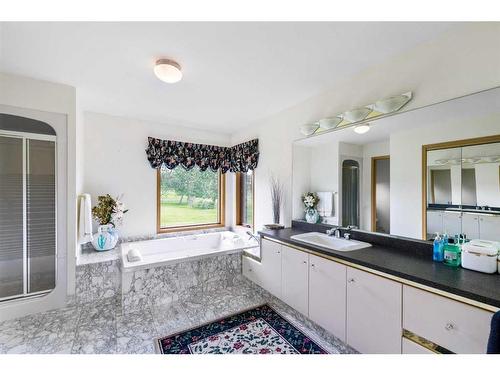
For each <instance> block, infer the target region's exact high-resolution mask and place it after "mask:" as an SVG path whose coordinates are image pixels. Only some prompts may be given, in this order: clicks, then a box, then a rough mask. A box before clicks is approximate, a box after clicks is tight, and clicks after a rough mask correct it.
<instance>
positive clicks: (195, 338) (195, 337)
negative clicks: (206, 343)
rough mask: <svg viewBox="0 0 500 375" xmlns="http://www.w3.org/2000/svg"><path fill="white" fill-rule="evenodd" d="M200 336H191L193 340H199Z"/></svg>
mask: <svg viewBox="0 0 500 375" xmlns="http://www.w3.org/2000/svg"><path fill="white" fill-rule="evenodd" d="M199 338H200V337H199V336H193V337H191V342H196V341H198V339H199Z"/></svg>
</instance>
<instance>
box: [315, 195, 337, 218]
mask: <svg viewBox="0 0 500 375" xmlns="http://www.w3.org/2000/svg"><path fill="white" fill-rule="evenodd" d="M316 194H317V195H318V198H319V203H318V213H319V214H320V216H333V192H331V191H318V192H317V193H316Z"/></svg>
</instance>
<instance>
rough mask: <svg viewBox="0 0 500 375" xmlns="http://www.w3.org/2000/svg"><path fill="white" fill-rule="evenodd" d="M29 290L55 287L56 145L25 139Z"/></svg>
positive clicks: (36, 290) (31, 291) (38, 290)
mask: <svg viewBox="0 0 500 375" xmlns="http://www.w3.org/2000/svg"><path fill="white" fill-rule="evenodd" d="M26 150H27V154H26V156H27V158H26V159H27V164H26V224H27V253H28V259H27V262H28V264H27V268H28V269H27V277H28V280H27V283H28V293H35V292H42V291H46V290H51V289H54V287H55V275H56V269H55V264H56V251H55V250H56V237H55V232H56V211H55V208H56V195H55V183H56V178H55V144H54V142H52V141H45V140H35V139H27V140H26Z"/></svg>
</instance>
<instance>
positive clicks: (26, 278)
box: [0, 129, 58, 302]
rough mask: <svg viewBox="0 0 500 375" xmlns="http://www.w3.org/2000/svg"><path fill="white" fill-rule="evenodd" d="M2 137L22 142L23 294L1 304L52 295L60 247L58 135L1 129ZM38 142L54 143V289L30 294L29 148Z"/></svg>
mask: <svg viewBox="0 0 500 375" xmlns="http://www.w3.org/2000/svg"><path fill="white" fill-rule="evenodd" d="M0 137H9V138H17V139H21V140H22V154H23V161H22V174H23V293H22V294H15V295H12V296H7V297H0V302H4V301H10V300H18V299H24V298H27V297H35V296H40V295H44V294H47V293H50V292H51V291H53V290H54V289H55V288H56V286H57V282H58V266H57V263H58V246H57V231H58V220H57V219H58V218H57V216H58V209H57V203H58V199H57V198H58V196H57V186H58V157H57V135H48V134H38V133H29V132H17V131H10V130H2V129H0ZM30 139H32V140H37V141H48V142H53V143H54V202H55V207H54V216H55V222H54V228H55V231H54V244H55V249H54V288H52V289H47V290H40V291H37V292H32V293H29V292H28V289H29V285H30V263H29V257H28V216H27V209H28V204H27V188H28V186H27V174H28V168H29V148H28V141H29V140H30Z"/></svg>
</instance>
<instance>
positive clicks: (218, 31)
mask: <svg viewBox="0 0 500 375" xmlns="http://www.w3.org/2000/svg"><path fill="white" fill-rule="evenodd" d="M0 26H1V29H2V30H0V38H1V40H0V42H1V50H0V57H1V61H0V71H3V72H8V73H15V74H21V75H26V76H30V77H34V78H38V79H44V80H48V81H53V82H59V83H65V84H69V85H72V86H75V87H77V89H78V92H79V97H80V98H81V106H82V108H83V109H84V110H87V111H94V112H101V113H108V114H113V115H120V116H126V117H133V118H139V119H143V120H152V121H159V122H164V123H167V124H169V123H170V124H176V125H185V126H192V127H196V128H199V129H206V130H211V131H218V132H224V133H232V132H234V131H236V130H238V129H240V128H241V127H244V126H246V125H248V124H249V123H251V122H253V121H255V120H258V119H260V118H264V117H266V116H269V115H272V114H274V113H276V112H279V111H281V110H283V109H285V108H288V107H290V106H293V105H295V104H297V103H299V102H301V101H303V100H305V99H307V98H309V97H311V96H313V95H315V94H318V93H320V92H322V91H325V90H327V89H328V88H331V87H333V86H334V85H335V83H336V82H339V81H341V80H344V79H346V78H348V77H349V76H352V75H354V74H356V73H358V72H359V71H361V70H363V69H366V68H368V67H370V66H373V65H375V64H378V63H381V62H383V61H384V60H387V59H389V58H390V57H392V56H394V55H396V54H398V53H402V52H403V51H405V50H408V49H411V48H413V47H415V46H416V45H418V44H420V43H422V42H425V41H428V40H430V39H433V38H435V37H436V36H437V35H439V34H440V33H442V32H443V31H445V30H446V29H447V28H449V27H450V24H449V23H424V22H421V23H415V22H409V23H369V22H362V23H342V22H331V23H306V22H303V23H188V22H184V23H173V22H156V23H153V22H150V23H145V22H135V23H125V22H119V23H19V22H14V23H6V22H3V23H1V24H0ZM158 57H169V58H173V59H175V60H177V61H178V62H179V63H180V64H181V65H182V70H183V73H184V78H183V80H182V81H181V82H179V83H177V84H174V85H168V84H165V83H163V82H161V81H159V80H158V79H156V77H155V76H154V75H153V71H152V67H153V64H154V61H155V59H156V58H158Z"/></svg>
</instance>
